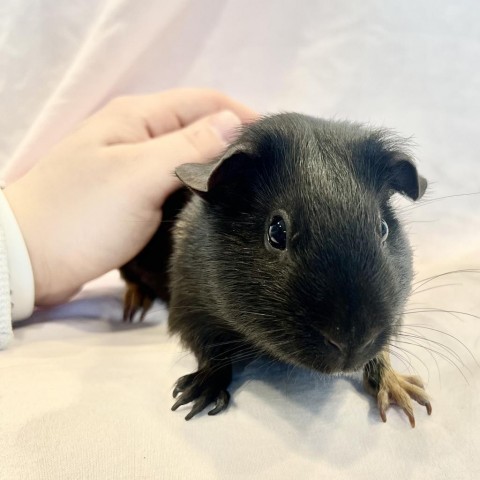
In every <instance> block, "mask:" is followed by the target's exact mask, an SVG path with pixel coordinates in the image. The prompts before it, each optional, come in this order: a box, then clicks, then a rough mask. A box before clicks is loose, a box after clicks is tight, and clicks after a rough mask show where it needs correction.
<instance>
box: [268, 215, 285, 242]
mask: <svg viewBox="0 0 480 480" xmlns="http://www.w3.org/2000/svg"><path fill="white" fill-rule="evenodd" d="M267 236H268V241H269V242H270V245H271V246H272V247H273V248H277V249H278V250H285V248H286V246H287V227H286V225H285V220H284V219H283V218H282V217H280V216H276V217H273V218H272V221H271V223H270V226H269V227H268V234H267Z"/></svg>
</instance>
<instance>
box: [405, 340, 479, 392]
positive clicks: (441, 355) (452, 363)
mask: <svg viewBox="0 0 480 480" xmlns="http://www.w3.org/2000/svg"><path fill="white" fill-rule="evenodd" d="M397 342H398V343H401V344H402V345H413V346H416V347H421V348H423V349H425V350H428V351H430V352H432V353H434V354H436V355H438V356H439V357H441V358H443V359H444V360H446V361H447V362H448V363H450V364H451V365H452V366H454V367H455V368H456V369H457V370H458V371H459V372H460V374H461V375H462V377H463V378H464V379H465V381H466V382H467V383H469V382H468V380H467V377H466V376H465V374H464V373H463V371H462V369H461V368H460V366H459V365H458V364H457V362H456V361H455V360H453V359H452V358H450V357H449V356H448V355H445V354H444V353H443V352H441V351H438V350H435V349H434V348H431V347H427V346H426V345H419V344H417V343H414V342H407V341H404V340H397ZM402 348H403V347H402ZM404 350H405V349H404ZM410 353H411V352H410ZM417 358H418V357H417ZM422 363H423V362H422ZM424 365H425V364H424ZM461 366H463V367H464V368H466V369H467V370H468V372H469V373H470V374H471V373H472V372H471V371H470V369H469V368H468V367H467V366H465V365H464V364H462V365H461Z"/></svg>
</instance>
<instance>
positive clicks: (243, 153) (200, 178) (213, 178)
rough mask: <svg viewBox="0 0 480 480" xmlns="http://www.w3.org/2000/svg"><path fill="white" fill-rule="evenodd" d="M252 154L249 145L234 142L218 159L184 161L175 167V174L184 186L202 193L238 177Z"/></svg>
mask: <svg viewBox="0 0 480 480" xmlns="http://www.w3.org/2000/svg"><path fill="white" fill-rule="evenodd" d="M252 155H253V149H252V148H251V146H250V145H248V144H245V143H243V144H242V143H241V144H234V145H232V146H230V147H229V148H227V150H226V151H225V153H224V154H223V155H222V156H221V157H220V158H219V159H217V160H214V161H213V162H210V163H184V164H183V165H180V166H179V167H177V169H176V170H175V174H176V175H177V177H178V178H179V179H180V181H181V182H182V183H183V184H184V185H185V186H186V187H188V188H190V189H191V190H193V191H194V192H195V193H197V194H199V195H202V194H206V193H209V192H211V191H212V190H213V189H214V188H215V187H216V186H218V185H222V184H225V183H227V182H228V181H229V180H234V179H235V178H236V177H238V176H239V175H240V173H241V172H242V171H245V167H246V165H245V163H246V162H245V160H246V158H247V157H249V158H251V156H252Z"/></svg>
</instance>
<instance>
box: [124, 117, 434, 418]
mask: <svg viewBox="0 0 480 480" xmlns="http://www.w3.org/2000/svg"><path fill="white" fill-rule="evenodd" d="M175 173H176V175H177V176H178V178H179V179H180V180H181V181H182V182H183V184H184V185H185V187H186V188H183V189H180V190H179V191H177V192H176V193H175V194H173V195H172V196H171V197H170V198H169V199H168V200H167V202H166V204H165V206H164V217H163V221H162V224H161V226H160V228H159V230H158V231H157V233H156V234H155V236H154V237H153V238H152V240H151V241H150V243H149V244H148V245H147V246H146V247H145V249H144V250H143V251H142V252H141V253H140V254H139V255H138V256H137V257H135V258H134V259H133V260H132V261H131V262H129V263H128V264H127V265H125V266H124V267H122V269H121V273H122V275H123V277H124V278H125V280H126V281H127V284H128V289H127V293H126V298H125V318H126V319H127V320H132V319H133V317H134V315H135V313H136V312H137V311H138V310H142V311H143V313H142V317H143V315H144V314H145V312H146V311H147V310H148V308H149V307H150V305H151V303H152V301H153V300H154V299H155V298H160V299H163V300H165V301H167V302H168V304H169V329H170V331H171V332H172V333H178V334H179V335H180V337H181V340H182V342H183V343H184V345H185V346H186V347H188V348H189V349H190V350H191V351H192V352H193V353H194V354H195V355H196V357H197V360H198V371H196V372H194V373H192V374H189V375H186V376H184V377H182V378H180V379H179V380H178V381H177V384H176V387H175V390H174V397H177V396H178V395H179V397H178V399H177V401H176V403H175V404H174V406H173V407H172V409H173V410H175V409H176V408H178V407H179V406H181V405H184V404H187V403H190V402H193V406H192V409H191V411H190V412H189V414H188V415H187V417H186V418H187V419H190V418H191V417H193V416H194V415H196V414H197V413H198V412H200V411H201V410H203V409H204V408H205V407H206V406H207V405H209V404H210V403H214V404H215V406H214V408H213V409H212V410H210V411H209V414H211V415H213V414H216V413H218V412H220V411H221V410H223V409H224V408H225V407H226V406H227V405H228V401H229V394H228V391H227V387H228V386H229V384H230V382H231V378H232V364H233V363H234V362H235V361H237V360H240V359H242V358H246V357H248V356H251V355H253V354H254V353H255V352H258V353H263V354H266V355H269V356H271V357H273V358H276V359H279V360H281V361H284V362H287V363H290V364H294V365H299V366H302V367H307V368H310V369H314V370H317V371H320V372H324V373H335V372H350V371H356V370H360V369H363V371H364V384H365V387H366V388H367V390H368V391H369V392H370V393H372V394H373V395H374V396H375V397H376V398H377V401H378V405H379V409H380V414H381V417H382V419H383V420H384V421H385V420H386V416H385V411H386V409H387V408H388V406H389V404H390V403H396V404H398V405H400V406H401V407H402V408H403V409H404V411H405V412H406V414H407V415H408V417H409V419H410V423H411V424H412V426H413V425H414V417H413V408H412V404H411V400H410V398H413V399H414V400H416V401H417V402H419V403H420V404H422V405H424V406H426V408H427V411H428V413H429V414H430V413H431V405H430V402H429V400H428V397H427V395H426V393H425V391H424V389H423V385H422V382H421V380H420V379H419V378H418V377H414V376H403V375H400V374H398V373H396V372H395V371H394V370H392V368H391V365H390V361H389V356H388V344H389V342H390V341H391V340H392V338H393V337H394V336H395V332H396V330H397V329H398V327H399V325H400V322H401V319H402V312H403V310H404V307H405V303H406V301H407V298H408V296H409V293H410V288H411V280H412V254H411V249H410V246H409V243H408V240H407V238H406V236H405V233H404V231H403V228H402V226H401V225H400V223H399V221H398V219H397V217H396V215H395V213H394V211H393V208H392V205H391V201H390V200H391V197H392V195H393V194H394V193H400V194H402V195H405V196H407V197H409V198H410V199H412V200H417V199H419V198H420V197H421V196H422V195H423V193H424V191H425V189H426V185H427V183H426V181H425V179H424V178H422V177H421V176H419V175H418V173H417V169H416V167H415V165H414V163H413V161H412V159H411V158H410V156H409V154H408V152H406V151H405V148H404V146H403V145H402V141H401V139H398V138H397V137H395V136H394V135H392V134H391V133H389V132H388V131H385V130H375V129H369V128H366V127H363V126H361V125H359V124H354V123H349V122H337V121H326V120H322V119H317V118H313V117H308V116H305V115H300V114H294V113H286V114H279V115H273V116H270V117H266V118H263V119H262V120H260V121H258V122H256V123H253V124H250V125H248V126H245V127H244V129H243V131H242V132H241V135H240V136H239V137H238V139H237V140H236V141H235V142H234V143H233V144H232V145H231V146H230V147H229V148H228V149H227V151H226V152H225V154H224V155H223V156H222V157H221V158H219V159H216V160H215V161H213V162H211V163H209V164H185V165H182V166H180V167H179V168H177V170H176V172H175Z"/></svg>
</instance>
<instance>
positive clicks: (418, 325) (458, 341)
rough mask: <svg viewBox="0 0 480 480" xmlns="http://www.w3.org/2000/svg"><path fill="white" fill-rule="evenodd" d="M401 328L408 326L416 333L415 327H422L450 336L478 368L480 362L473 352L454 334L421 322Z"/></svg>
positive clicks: (406, 326)
mask: <svg viewBox="0 0 480 480" xmlns="http://www.w3.org/2000/svg"><path fill="white" fill-rule="evenodd" d="M403 328H404V329H405V328H409V329H410V330H412V331H413V332H415V333H416V331H415V329H417V328H423V329H424V330H429V331H433V332H436V333H439V334H441V335H445V336H446V337H450V338H451V339H452V340H455V342H457V343H458V344H460V346H461V347H463V349H464V350H465V351H466V352H467V353H468V355H469V356H470V357H471V358H472V360H473V361H474V362H475V364H476V365H477V367H479V368H480V364H479V362H478V360H477V358H476V357H475V355H474V354H473V352H472V351H471V350H470V349H469V348H468V347H467V346H466V345H465V344H464V343H463V342H462V341H461V340H460V339H458V338H457V337H456V336H455V335H452V334H450V333H447V332H445V331H443V330H439V329H438V328H433V327H430V326H428V325H423V324H411V325H410V324H409V325H404V326H403Z"/></svg>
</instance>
